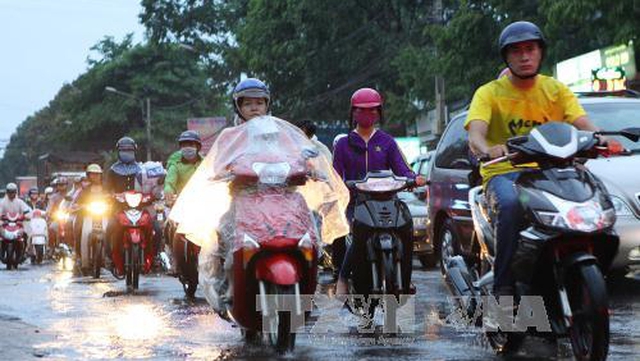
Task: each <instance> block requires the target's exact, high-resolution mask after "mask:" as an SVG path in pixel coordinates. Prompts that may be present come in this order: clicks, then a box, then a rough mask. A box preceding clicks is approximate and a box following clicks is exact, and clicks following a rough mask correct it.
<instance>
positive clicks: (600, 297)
mask: <svg viewBox="0 0 640 361" xmlns="http://www.w3.org/2000/svg"><path fill="white" fill-rule="evenodd" d="M572 271H573V272H571V274H570V277H569V282H568V283H567V293H568V297H569V303H570V305H571V312H572V314H573V322H572V325H571V327H570V328H569V338H570V339H571V346H572V349H573V354H574V356H575V357H576V359H577V360H589V361H595V360H605V359H606V358H607V353H608V351H609V302H608V297H607V288H606V285H605V281H604V277H603V276H602V272H600V269H599V268H598V266H597V265H595V264H587V265H580V266H578V267H577V268H574V269H573V270H572Z"/></svg>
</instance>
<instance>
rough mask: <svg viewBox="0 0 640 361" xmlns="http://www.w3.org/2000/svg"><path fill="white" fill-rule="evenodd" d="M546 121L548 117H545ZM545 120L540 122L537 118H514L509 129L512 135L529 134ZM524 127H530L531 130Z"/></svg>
mask: <svg viewBox="0 0 640 361" xmlns="http://www.w3.org/2000/svg"><path fill="white" fill-rule="evenodd" d="M545 122H546V119H545ZM545 122H539V121H537V120H524V119H512V120H511V121H510V122H509V131H510V132H511V135H513V136H515V135H519V134H528V133H529V131H530V130H531V129H533V127H537V126H538V125H542V124H544V123H545ZM522 129H529V131H526V132H524V131H522Z"/></svg>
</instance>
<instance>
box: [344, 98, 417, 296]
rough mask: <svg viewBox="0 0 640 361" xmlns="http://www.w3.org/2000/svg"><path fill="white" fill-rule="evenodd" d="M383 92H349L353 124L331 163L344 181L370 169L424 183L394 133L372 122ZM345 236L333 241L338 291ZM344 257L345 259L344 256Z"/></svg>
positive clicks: (346, 267)
mask: <svg viewBox="0 0 640 361" xmlns="http://www.w3.org/2000/svg"><path fill="white" fill-rule="evenodd" d="M382 106H383V101H382V96H380V94H379V93H378V92H377V91H376V90H374V89H371V88H362V89H359V90H357V91H356V92H355V93H353V95H352V96H351V112H350V121H351V124H353V123H354V122H355V124H356V128H355V129H354V130H353V131H351V132H350V133H349V134H348V135H347V136H346V137H343V138H341V139H340V140H339V141H338V143H337V144H336V146H335V149H334V154H333V167H334V168H335V169H336V171H337V172H338V174H339V175H340V176H341V177H342V179H343V180H344V181H345V182H346V181H350V180H361V179H364V177H365V176H366V175H367V173H368V172H369V171H376V170H391V171H393V173H394V174H395V175H397V176H403V177H407V178H411V179H415V180H416V184H417V185H418V186H422V185H424V184H425V183H426V180H425V179H424V177H422V176H416V175H415V173H413V171H411V168H410V167H409V165H408V164H407V161H406V160H405V158H404V156H403V155H402V152H401V151H400V148H399V147H398V144H397V143H396V141H395V140H394V139H393V137H392V136H391V135H389V134H387V133H385V132H384V131H382V130H380V129H376V127H375V123H376V122H378V121H380V120H381V119H382V116H383V114H382ZM354 199H355V197H353V194H352V197H351V202H350V203H349V206H348V207H347V219H348V220H349V221H350V222H351V220H352V218H353V209H354ZM345 248H346V246H345V239H344V238H340V239H337V240H335V241H334V243H333V261H334V264H335V265H336V269H339V270H340V276H339V279H338V284H337V293H343V294H344V293H346V292H347V283H346V281H347V279H348V277H349V273H350V271H351V270H350V266H349V265H350V264H351V259H352V257H353V254H352V253H353V252H351V251H350V250H347V251H346V255H345ZM343 259H344V260H343Z"/></svg>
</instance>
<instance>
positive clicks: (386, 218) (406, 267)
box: [347, 170, 415, 324]
mask: <svg viewBox="0 0 640 361" xmlns="http://www.w3.org/2000/svg"><path fill="white" fill-rule="evenodd" d="M347 186H348V187H349V188H350V189H352V190H353V191H355V197H356V198H355V208H354V215H353V224H352V234H351V237H350V239H351V245H350V247H356V248H355V249H354V252H355V254H358V255H363V257H354V259H353V264H352V269H353V271H352V276H351V293H352V294H357V295H364V296H365V298H368V297H369V295H395V296H396V297H399V295H400V294H410V293H412V292H414V291H413V289H412V287H411V259H412V251H413V245H412V234H413V219H412V217H411V214H410V212H409V209H408V207H407V205H406V204H404V202H402V201H401V200H400V199H398V198H397V193H398V192H401V191H403V190H405V189H407V188H411V187H414V186H415V181H414V180H411V179H408V178H405V177H397V176H395V175H394V174H393V173H392V172H391V171H388V170H385V171H372V172H369V173H368V174H367V176H366V177H365V178H364V179H363V180H359V181H350V182H347ZM378 303H379V302H378V299H377V298H372V299H371V300H370V302H368V304H369V309H368V310H367V309H363V305H362V304H361V302H359V301H358V302H355V303H353V302H352V305H353V306H354V307H351V308H352V310H354V308H355V309H357V310H359V312H360V314H361V315H363V316H365V317H366V319H368V320H369V324H370V322H371V321H372V320H373V317H374V314H375V309H376V307H377V305H378Z"/></svg>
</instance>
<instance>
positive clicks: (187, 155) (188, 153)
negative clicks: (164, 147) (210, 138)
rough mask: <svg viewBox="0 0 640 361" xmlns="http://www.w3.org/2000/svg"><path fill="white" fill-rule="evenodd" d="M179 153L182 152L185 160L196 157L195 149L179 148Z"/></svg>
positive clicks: (196, 150)
mask: <svg viewBox="0 0 640 361" xmlns="http://www.w3.org/2000/svg"><path fill="white" fill-rule="evenodd" d="M180 152H182V156H183V157H184V159H186V160H194V159H195V158H196V156H197V155H198V149H197V148H196V147H183V148H180Z"/></svg>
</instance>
